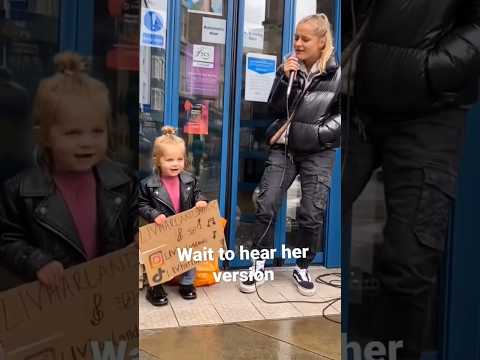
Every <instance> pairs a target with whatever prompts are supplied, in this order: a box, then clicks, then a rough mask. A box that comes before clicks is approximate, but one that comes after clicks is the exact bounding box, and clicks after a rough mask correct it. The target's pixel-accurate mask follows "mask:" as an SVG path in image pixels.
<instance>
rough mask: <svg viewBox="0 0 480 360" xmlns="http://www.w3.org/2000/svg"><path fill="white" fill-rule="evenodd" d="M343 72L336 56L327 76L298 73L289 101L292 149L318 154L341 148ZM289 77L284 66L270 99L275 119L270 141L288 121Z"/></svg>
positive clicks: (289, 142)
mask: <svg viewBox="0 0 480 360" xmlns="http://www.w3.org/2000/svg"><path fill="white" fill-rule="evenodd" d="M340 81H341V70H340V67H339V66H338V65H337V64H336V62H335V58H334V57H333V56H332V57H331V58H330V59H329V61H328V63H327V66H326V71H325V72H324V73H315V74H312V75H310V77H309V78H308V75H307V74H305V73H304V72H302V71H299V72H298V73H297V76H296V78H295V81H294V83H293V86H292V92H291V94H290V98H289V111H290V114H292V112H293V111H295V115H294V117H293V120H292V123H291V126H290V130H289V136H288V147H289V149H291V150H294V151H297V152H301V153H314V152H318V151H322V150H324V149H327V148H334V147H337V146H339V142H340V133H341V117H340V107H339V101H338V98H339V96H338V95H339V90H340ZM287 88H288V78H287V77H286V76H285V74H284V72H283V66H280V67H279V69H278V71H277V75H276V78H275V81H274V83H273V86H272V90H271V92H270V97H269V100H268V103H269V108H270V111H271V112H272V114H273V115H274V116H275V117H277V118H278V119H277V120H275V121H274V122H273V123H272V124H271V125H270V126H269V127H268V128H267V131H266V137H267V139H270V138H271V137H272V136H273V135H274V134H275V132H276V131H277V130H278V129H280V128H281V126H282V125H283V124H284V123H285V120H286V118H287V108H286V103H285V100H286V94H287Z"/></svg>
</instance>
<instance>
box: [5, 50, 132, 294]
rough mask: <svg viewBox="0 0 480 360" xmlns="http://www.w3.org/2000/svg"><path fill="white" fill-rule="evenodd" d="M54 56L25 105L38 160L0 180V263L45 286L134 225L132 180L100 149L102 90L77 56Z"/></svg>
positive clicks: (117, 241) (106, 109) (122, 242)
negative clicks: (30, 116)
mask: <svg viewBox="0 0 480 360" xmlns="http://www.w3.org/2000/svg"><path fill="white" fill-rule="evenodd" d="M54 61H55V67H56V70H57V73H56V74H55V75H53V76H52V77H50V78H47V79H44V80H43V81H42V82H41V83H40V85H39V88H38V91H37V94H36V97H35V102H34V108H33V118H34V121H35V123H36V125H37V127H38V138H39V144H38V145H39V146H38V161H37V163H36V164H35V165H34V166H32V167H31V168H29V169H27V170H25V171H23V172H21V173H19V174H18V175H16V176H15V177H13V178H12V179H9V180H7V181H6V182H5V185H4V187H3V189H2V190H3V191H2V193H1V196H2V198H1V200H2V201H1V206H2V211H1V213H2V216H1V218H0V262H1V263H3V264H6V265H7V266H8V267H9V268H10V269H11V270H12V271H13V272H14V273H15V274H16V275H18V276H19V277H21V278H22V281H25V282H29V281H34V280H39V281H40V282H41V283H42V284H44V285H46V286H49V287H52V286H56V285H59V284H60V283H61V280H62V277H63V273H64V272H63V271H64V269H65V268H68V267H70V266H73V265H76V264H79V263H82V262H85V261H88V260H90V259H93V258H95V257H97V256H101V255H104V254H106V253H109V252H112V251H115V250H118V249H121V248H123V247H125V246H127V245H129V244H130V243H133V241H134V238H135V234H136V232H137V231H138V223H137V203H136V201H137V191H136V186H135V184H136V182H135V179H134V177H133V176H131V175H130V173H129V172H127V171H126V169H124V167H123V166H121V165H120V164H117V163H114V162H112V161H110V160H108V159H107V156H106V153H107V147H108V140H107V139H108V131H109V119H110V116H111V108H110V102H109V94H108V90H107V88H106V86H105V85H104V84H103V83H101V82H100V81H98V80H95V79H93V78H92V77H90V76H89V75H88V74H86V73H85V62H84V60H83V59H82V58H81V57H80V56H79V55H77V54H74V53H68V52H67V53H61V54H58V55H57V56H56V57H55V59H54Z"/></svg>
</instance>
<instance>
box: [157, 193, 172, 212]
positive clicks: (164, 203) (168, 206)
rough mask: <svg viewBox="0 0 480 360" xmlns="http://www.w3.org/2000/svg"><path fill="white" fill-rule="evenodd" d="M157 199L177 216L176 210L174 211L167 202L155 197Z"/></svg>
mask: <svg viewBox="0 0 480 360" xmlns="http://www.w3.org/2000/svg"><path fill="white" fill-rule="evenodd" d="M155 199H157V200H158V201H159V202H161V203H162V204H163V205H165V206H166V207H167V208H168V210H170V211H171V212H172V213H173V214H174V215H175V214H176V212H175V210H174V209H172V208H171V207H170V205H168V204H167V203H166V202H165V201H163V200H162V199H160V198H159V197H158V196H155Z"/></svg>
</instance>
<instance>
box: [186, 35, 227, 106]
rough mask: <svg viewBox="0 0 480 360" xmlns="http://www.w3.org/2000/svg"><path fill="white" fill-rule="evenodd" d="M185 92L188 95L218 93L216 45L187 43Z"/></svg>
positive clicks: (213, 94)
mask: <svg viewBox="0 0 480 360" xmlns="http://www.w3.org/2000/svg"><path fill="white" fill-rule="evenodd" d="M185 57H186V61H185V66H186V71H185V73H186V75H187V76H186V79H185V81H186V84H185V85H186V92H187V94H188V95H192V96H193V95H200V96H208V97H217V96H218V95H219V75H220V50H219V49H218V48H217V47H216V46H210V45H200V44H189V45H188V46H187V49H186V54H185Z"/></svg>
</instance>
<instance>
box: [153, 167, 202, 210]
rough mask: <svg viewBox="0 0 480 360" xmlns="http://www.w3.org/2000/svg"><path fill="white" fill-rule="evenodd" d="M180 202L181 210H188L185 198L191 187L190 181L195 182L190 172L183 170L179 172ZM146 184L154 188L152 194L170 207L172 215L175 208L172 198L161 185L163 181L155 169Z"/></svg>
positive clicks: (186, 198)
mask: <svg viewBox="0 0 480 360" xmlns="http://www.w3.org/2000/svg"><path fill="white" fill-rule="evenodd" d="M179 176H180V203H181V211H183V210H188V209H189V206H188V204H187V200H188V197H189V193H190V191H191V189H192V183H193V182H195V178H194V177H193V175H192V174H190V173H189V172H187V171H183V172H182V173H180V175H179ZM147 186H148V187H150V188H155V190H154V194H155V196H156V197H157V199H159V200H160V201H162V202H163V203H164V204H165V205H167V207H168V208H170V210H171V212H172V215H174V214H175V210H174V207H173V203H172V200H171V199H170V196H169V195H168V192H167V189H166V188H165V187H164V186H163V183H162V182H161V181H160V175H159V174H158V171H155V172H154V174H153V176H150V177H149V178H148V180H147Z"/></svg>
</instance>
